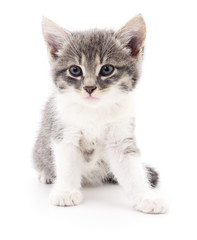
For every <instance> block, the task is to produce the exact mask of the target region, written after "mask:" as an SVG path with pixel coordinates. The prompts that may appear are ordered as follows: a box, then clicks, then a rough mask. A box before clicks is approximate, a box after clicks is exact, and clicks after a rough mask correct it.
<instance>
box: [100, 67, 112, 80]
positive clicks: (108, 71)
mask: <svg viewBox="0 0 197 240" xmlns="http://www.w3.org/2000/svg"><path fill="white" fill-rule="evenodd" d="M113 71H114V66H112V65H104V66H103V67H102V68H101V70H100V75H101V76H104V77H106V76H109V75H111V74H112V73H113Z"/></svg>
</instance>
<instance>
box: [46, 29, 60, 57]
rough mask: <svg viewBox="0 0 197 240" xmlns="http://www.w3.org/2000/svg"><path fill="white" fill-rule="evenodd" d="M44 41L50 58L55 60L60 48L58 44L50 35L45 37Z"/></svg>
mask: <svg viewBox="0 0 197 240" xmlns="http://www.w3.org/2000/svg"><path fill="white" fill-rule="evenodd" d="M46 40H47V44H48V46H49V51H50V53H51V55H52V57H54V58H57V57H58V55H57V52H58V49H59V47H60V46H59V45H60V44H58V42H57V41H56V40H55V39H54V37H53V36H51V35H50V34H48V35H47V37H46Z"/></svg>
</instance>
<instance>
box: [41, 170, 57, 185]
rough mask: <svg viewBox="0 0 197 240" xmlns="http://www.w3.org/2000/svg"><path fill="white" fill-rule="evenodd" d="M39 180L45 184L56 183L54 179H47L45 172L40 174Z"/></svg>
mask: <svg viewBox="0 0 197 240" xmlns="http://www.w3.org/2000/svg"><path fill="white" fill-rule="evenodd" d="M38 180H39V182H40V183H43V184H51V183H53V182H54V179H52V178H49V177H47V176H46V175H45V174H44V173H43V172H41V173H39V175H38Z"/></svg>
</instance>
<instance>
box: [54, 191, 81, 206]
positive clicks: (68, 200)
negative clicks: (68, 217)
mask: <svg viewBox="0 0 197 240" xmlns="http://www.w3.org/2000/svg"><path fill="white" fill-rule="evenodd" d="M81 201H82V194H81V192H80V191H78V190H74V191H66V190H56V189H55V190H53V191H52V193H51V196H50V202H51V204H53V205H55V206H61V207H64V206H75V205H78V204H79V203H80V202H81Z"/></svg>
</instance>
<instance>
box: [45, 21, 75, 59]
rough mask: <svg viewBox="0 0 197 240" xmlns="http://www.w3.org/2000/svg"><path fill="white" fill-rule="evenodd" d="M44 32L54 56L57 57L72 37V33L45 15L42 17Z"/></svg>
mask: <svg viewBox="0 0 197 240" xmlns="http://www.w3.org/2000/svg"><path fill="white" fill-rule="evenodd" d="M42 32H43V36H44V40H45V42H46V44H47V47H48V50H49V52H50V54H51V56H52V58H53V59H56V58H57V57H58V52H59V51H60V50H61V49H62V48H63V46H64V45H65V43H66V42H68V40H69V38H70V37H71V33H69V32H67V31H66V30H64V29H63V28H61V27H60V26H58V25H57V24H56V23H54V22H53V21H51V20H50V19H48V18H45V17H43V19H42Z"/></svg>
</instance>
